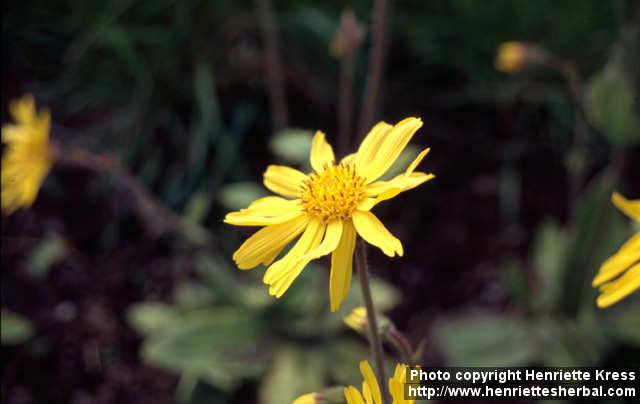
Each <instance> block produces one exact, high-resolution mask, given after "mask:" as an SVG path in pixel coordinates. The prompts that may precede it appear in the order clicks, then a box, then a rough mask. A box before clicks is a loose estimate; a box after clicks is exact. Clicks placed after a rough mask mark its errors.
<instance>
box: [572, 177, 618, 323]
mask: <svg viewBox="0 0 640 404" xmlns="http://www.w3.org/2000/svg"><path fill="white" fill-rule="evenodd" d="M614 183H615V176H614V175H612V173H611V172H609V171H604V172H603V173H602V174H600V175H599V176H598V177H596V178H595V179H594V180H592V182H591V184H590V186H589V187H588V188H587V190H586V191H585V192H584V194H583V195H582V196H581V198H580V200H579V201H578V202H577V205H576V208H575V209H574V210H573V212H572V215H573V217H572V218H571V227H572V238H571V240H570V242H569V247H568V250H567V257H566V269H565V270H564V271H563V272H562V279H561V286H560V289H561V290H562V300H561V301H560V302H559V303H560V305H561V307H562V309H563V310H564V311H565V312H577V311H578V309H579V307H580V305H581V303H582V302H584V301H586V300H588V304H589V305H591V304H592V302H593V299H594V296H595V289H594V288H593V287H592V286H591V280H592V279H593V277H594V276H595V274H596V272H597V270H598V268H599V266H600V265H601V264H602V262H603V261H604V260H605V259H606V258H607V257H608V256H609V255H611V254H613V253H614V252H615V251H616V250H617V249H618V248H619V247H620V244H622V242H623V241H624V237H625V230H626V229H625V225H624V223H625V221H623V215H622V214H619V213H618V212H617V211H616V209H615V207H614V206H613V205H612V204H611V202H610V198H611V192H612V190H613V185H614Z"/></svg>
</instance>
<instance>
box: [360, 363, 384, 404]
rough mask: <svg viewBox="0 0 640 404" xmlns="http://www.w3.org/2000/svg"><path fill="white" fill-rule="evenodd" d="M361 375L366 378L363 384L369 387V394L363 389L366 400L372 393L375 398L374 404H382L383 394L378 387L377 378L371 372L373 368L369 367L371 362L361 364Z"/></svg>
mask: <svg viewBox="0 0 640 404" xmlns="http://www.w3.org/2000/svg"><path fill="white" fill-rule="evenodd" d="M360 373H362V377H363V378H364V382H363V384H366V385H367V387H368V389H367V390H368V392H365V391H364V387H363V393H365V399H366V398H367V396H368V395H369V394H367V393H370V394H371V396H372V398H373V403H375V404H381V403H382V394H381V393H380V386H379V385H378V381H377V380H376V376H375V375H374V373H373V370H371V366H370V365H369V362H367V361H362V362H360ZM369 401H370V400H367V402H369Z"/></svg>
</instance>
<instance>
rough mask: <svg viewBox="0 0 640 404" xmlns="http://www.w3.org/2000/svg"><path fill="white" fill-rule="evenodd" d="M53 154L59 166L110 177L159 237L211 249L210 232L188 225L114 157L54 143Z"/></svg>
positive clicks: (191, 224) (211, 239)
mask: <svg viewBox="0 0 640 404" xmlns="http://www.w3.org/2000/svg"><path fill="white" fill-rule="evenodd" d="M51 153H52V156H53V158H54V161H55V162H56V163H59V164H62V165H68V166H74V167H80V168H83V169H87V170H91V171H95V172H104V173H107V174H110V175H111V176H112V177H113V178H114V179H115V180H116V182H117V183H118V185H120V186H121V187H122V188H124V189H126V190H127V191H128V192H129V193H130V194H131V195H132V196H133V199H134V201H135V208H136V211H137V212H138V214H139V215H140V216H141V217H142V218H143V219H144V220H145V222H146V224H147V226H148V227H149V230H150V231H151V232H152V233H153V234H155V235H156V236H159V235H162V234H165V233H175V234H177V235H179V236H180V237H182V238H183V239H185V240H186V241H188V242H189V243H191V244H193V245H195V246H197V247H208V246H211V243H212V242H213V241H214V240H213V238H212V236H211V233H209V232H208V231H207V230H205V229H204V228H202V227H200V226H199V225H198V224H195V223H187V222H185V221H184V220H183V219H182V218H181V217H180V216H179V215H177V214H175V213H174V212H172V211H170V210H169V209H167V208H166V207H165V206H163V205H161V204H160V203H158V202H157V201H156V199H155V198H154V197H153V195H151V194H150V193H149V192H148V191H147V190H146V189H145V187H144V186H143V185H142V184H141V183H140V182H139V181H138V180H137V179H136V178H135V177H134V176H133V175H131V174H130V173H129V172H128V171H126V170H125V169H124V168H123V167H122V165H120V162H119V161H118V160H116V159H115V158H114V157H112V156H110V155H105V154H101V155H98V154H93V153H91V152H88V151H86V150H84V149H77V148H67V147H62V146H60V145H58V144H53V143H52V144H51Z"/></svg>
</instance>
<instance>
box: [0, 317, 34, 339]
mask: <svg viewBox="0 0 640 404" xmlns="http://www.w3.org/2000/svg"><path fill="white" fill-rule="evenodd" d="M0 320H1V321H0V326H1V328H2V329H1V330H0V336H1V340H2V345H17V344H21V343H22V342H24V341H26V340H28V339H29V338H31V336H32V335H33V327H32V326H31V323H30V322H29V320H27V319H26V318H24V317H22V316H21V315H19V314H16V313H12V312H10V311H8V310H2V312H1V314H0Z"/></svg>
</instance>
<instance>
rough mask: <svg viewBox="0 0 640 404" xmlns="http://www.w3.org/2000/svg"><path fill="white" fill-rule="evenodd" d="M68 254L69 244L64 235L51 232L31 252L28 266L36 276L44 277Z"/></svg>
mask: <svg viewBox="0 0 640 404" xmlns="http://www.w3.org/2000/svg"><path fill="white" fill-rule="evenodd" d="M66 256H67V245H66V243H65V241H64V239H63V238H62V237H60V236H59V235H57V234H51V235H49V236H47V237H46V238H44V239H43V240H42V241H41V242H40V243H39V244H38V245H37V246H36V247H35V248H34V249H33V251H32V252H31V255H30V256H29V262H28V263H27V268H28V270H29V273H30V274H31V275H33V276H34V277H36V278H44V277H46V276H47V274H48V273H49V270H50V269H51V267H52V266H53V265H55V264H56V263H57V262H59V261H61V260H62V259H64V258H65V257H66Z"/></svg>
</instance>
